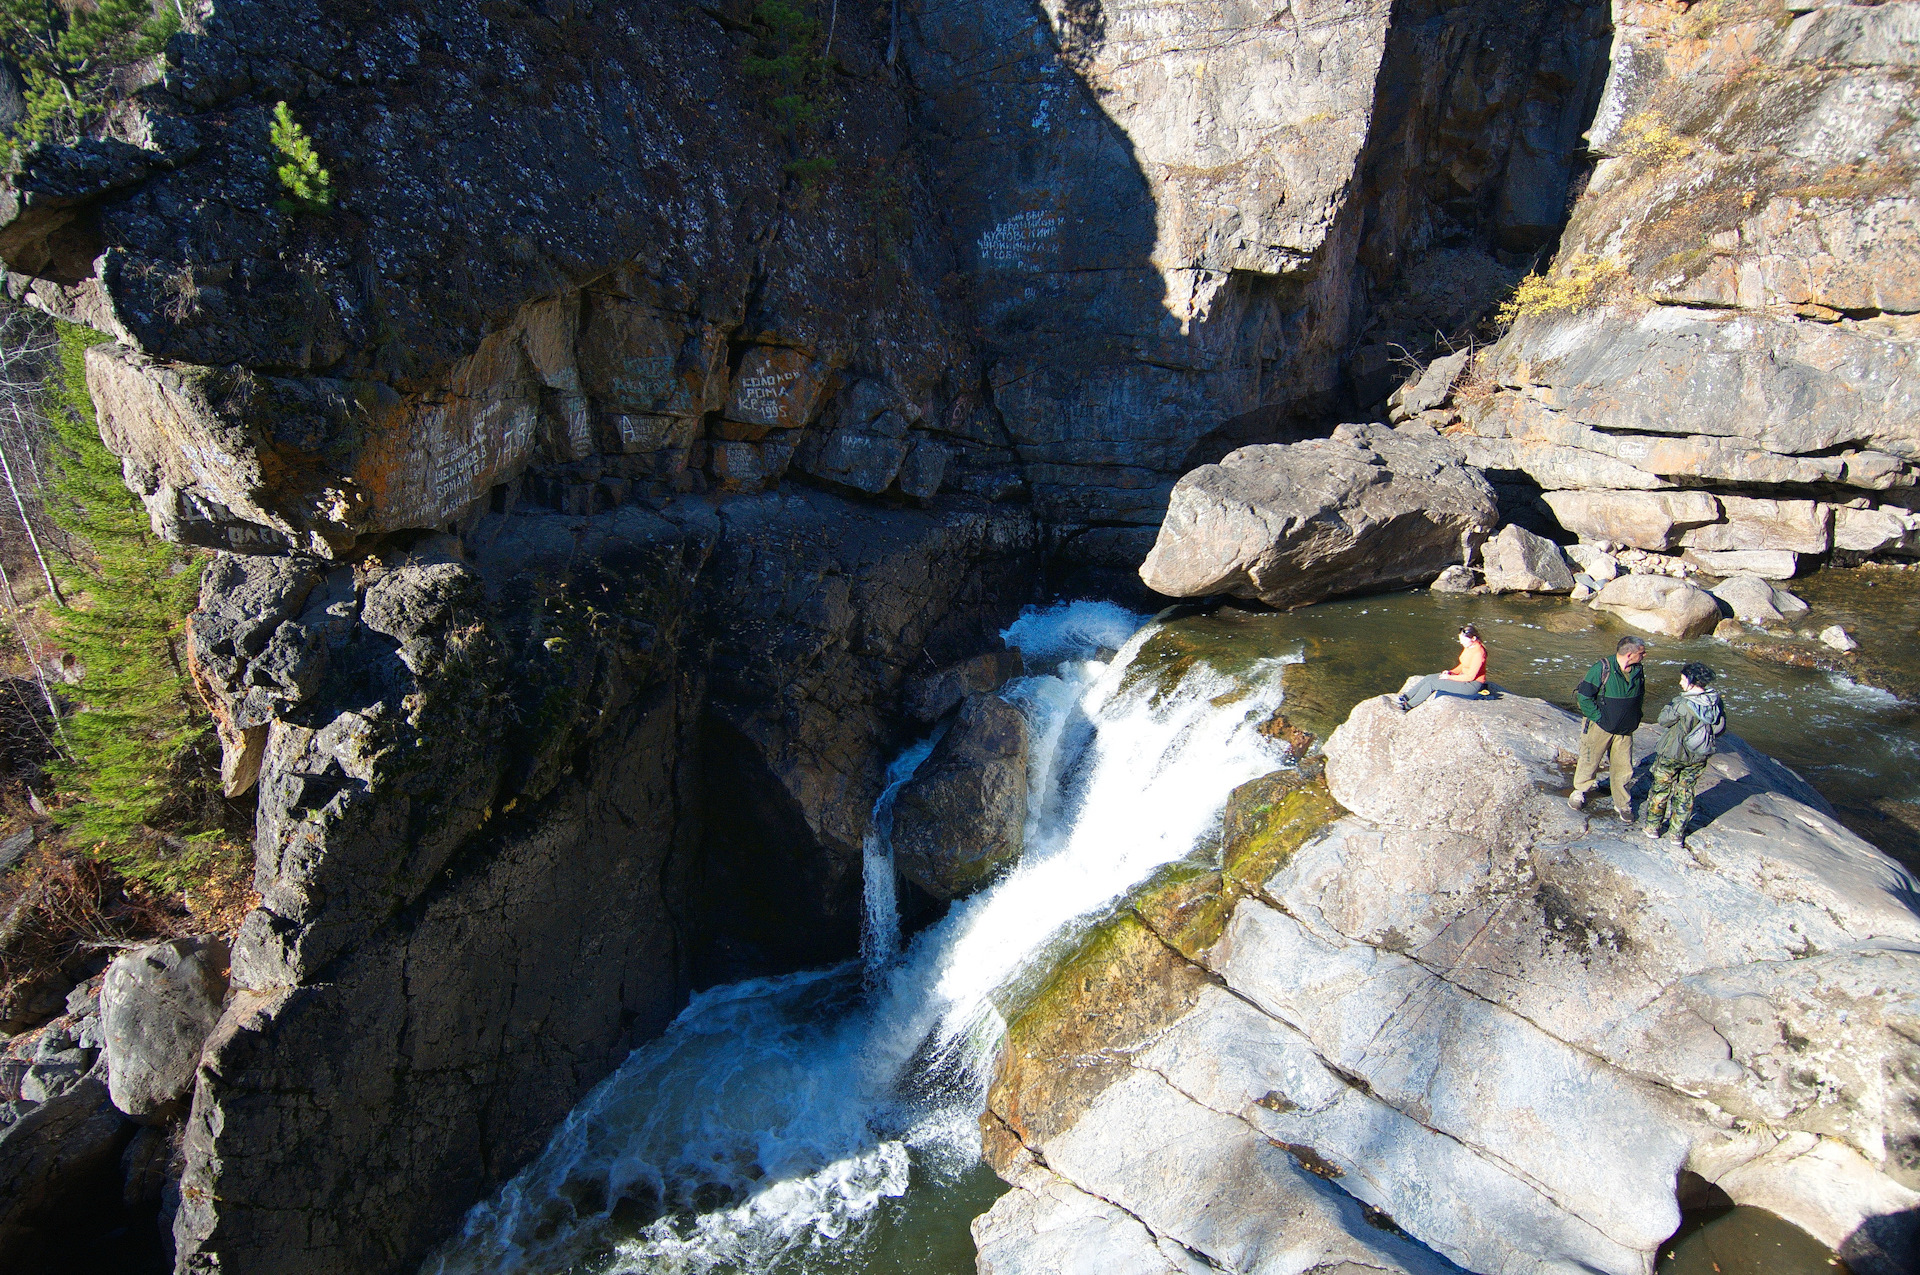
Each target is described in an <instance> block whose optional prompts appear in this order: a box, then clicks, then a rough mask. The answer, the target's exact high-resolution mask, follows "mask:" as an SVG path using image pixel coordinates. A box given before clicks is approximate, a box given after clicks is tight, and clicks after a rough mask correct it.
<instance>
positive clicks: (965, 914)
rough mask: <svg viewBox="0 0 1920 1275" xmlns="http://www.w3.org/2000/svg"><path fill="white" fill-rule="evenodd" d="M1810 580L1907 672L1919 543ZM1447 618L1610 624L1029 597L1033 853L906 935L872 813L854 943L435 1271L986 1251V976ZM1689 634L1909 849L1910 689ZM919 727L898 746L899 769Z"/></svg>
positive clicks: (679, 1067)
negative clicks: (1039, 602)
mask: <svg viewBox="0 0 1920 1275" xmlns="http://www.w3.org/2000/svg"><path fill="white" fill-rule="evenodd" d="M1870 576H1877V577H1878V578H1877V579H1874V580H1873V581H1872V583H1871V584H1869V583H1868V580H1869V577H1870ZM1796 588H1797V589H1799V591H1801V592H1802V593H1803V596H1806V597H1807V599H1808V600H1809V601H1810V602H1812V603H1813V604H1814V606H1815V608H1816V610H1815V612H1814V614H1813V615H1812V616H1811V617H1810V619H1811V620H1813V621H1817V622H1818V625H1819V626H1820V627H1824V626H1825V625H1826V624H1829V623H1835V622H1839V623H1845V624H1847V625H1848V626H1849V627H1850V628H1852V629H1854V630H1855V631H1856V633H1857V634H1858V636H1859V637H1860V638H1861V639H1862V641H1863V643H1864V644H1865V647H1866V651H1865V653H1866V654H1868V655H1874V656H1877V657H1878V658H1879V661H1880V668H1881V670H1882V671H1887V675H1886V676H1883V677H1880V678H1879V679H1878V680H1881V681H1885V682H1887V683H1888V684H1890V685H1895V686H1900V687H1902V689H1904V688H1905V687H1906V686H1909V685H1914V684H1920V654H1916V652H1920V642H1916V630H1920V573H1911V572H1909V573H1867V572H1833V573H1830V575H1828V576H1825V577H1820V578H1816V579H1814V580H1812V581H1802V582H1798V583H1797V585H1796ZM1463 622H1471V623H1473V624H1475V625H1477V626H1479V628H1480V629H1481V631H1482V633H1483V635H1484V636H1485V637H1486V639H1487V643H1488V646H1489V648H1490V650H1491V666H1492V667H1491V676H1492V679H1493V680H1494V682H1496V683H1497V684H1499V685H1501V686H1503V687H1505V688H1506V689H1507V690H1509V691H1511V692H1513V693H1516V694H1521V695H1529V696H1537V697H1539V698H1543V699H1547V700H1551V701H1553V702H1555V703H1559V704H1562V705H1564V706H1568V707H1571V704H1572V697H1573V688H1574V685H1575V684H1576V683H1577V682H1578V681H1579V680H1580V678H1581V676H1582V675H1583V673H1584V672H1585V670H1586V668H1587V667H1588V666H1589V665H1590V664H1591V663H1592V662H1593V660H1595V659H1597V658H1598V657H1599V656H1600V655H1602V654H1604V653H1606V652H1609V651H1611V650H1612V648H1613V643H1614V641H1615V640H1616V639H1617V638H1618V636H1619V635H1620V634H1622V633H1625V632H1627V630H1626V629H1625V628H1624V627H1622V626H1620V625H1618V623H1617V622H1615V621H1613V620H1612V619H1611V618H1609V617H1605V616H1602V615H1599V614H1597V613H1595V612H1593V611H1591V610H1589V609H1588V608H1586V607H1584V606H1578V605H1574V604H1571V603H1569V602H1567V601H1565V600H1563V599H1562V600H1556V599H1525V598H1476V597H1461V596H1442V595H1431V594H1427V593H1406V594H1395V595H1390V596H1385V597H1374V598H1366V599H1359V600H1353V601H1345V602H1335V603H1326V604H1322V605H1319V606H1314V607H1308V608H1304V609H1302V610H1300V611H1295V612H1292V613H1289V614H1284V615H1276V614H1270V613H1253V612H1245V611H1236V610H1222V611H1216V612H1213V613H1211V614H1193V615H1177V614H1176V615H1171V616H1169V617H1167V618H1165V619H1163V620H1161V621H1158V622H1155V623H1151V624H1147V623H1146V622H1145V617H1141V616H1135V615H1131V614H1129V613H1128V612H1126V611H1124V610H1122V609H1121V608H1119V607H1116V606H1113V605H1111V604H1108V603H1092V602H1080V603H1073V604H1062V605H1060V606H1057V607H1054V608H1050V609H1047V610H1045V611H1042V612H1036V613H1032V614H1029V615H1028V616H1027V617H1025V618H1023V619H1022V620H1021V621H1020V622H1019V623H1017V624H1016V625H1015V626H1014V627H1013V628H1012V629H1010V630H1009V631H1008V634H1007V637H1008V640H1009V642H1010V643H1012V644H1014V645H1018V646H1020V647H1021V649H1022V651H1023V653H1024V654H1025V657H1026V662H1027V667H1028V669H1029V670H1030V672H1031V675H1030V676H1028V677H1025V678H1022V679H1020V680H1019V681H1017V682H1015V683H1013V684H1011V685H1010V687H1009V688H1008V689H1007V691H1006V692H1005V693H1006V694H1007V695H1008V697H1009V698H1010V699H1012V700H1014V701H1015V702H1016V703H1018V704H1019V705H1020V707H1021V708H1022V710H1023V711H1024V712H1025V713H1026V715H1027V718H1028V722H1029V728H1030V733H1031V737H1032V741H1033V759H1032V763H1031V772H1030V787H1031V799H1030V800H1031V808H1030V811H1029V818H1028V823H1027V842H1026V844H1027V849H1026V852H1025V856H1024V857H1023V859H1022V861H1021V863H1020V865H1019V866H1018V867H1017V868H1016V869H1015V870H1014V871H1012V872H1011V873H1009V874H1008V875H1007V876H1006V877H1004V878H1002V879H1001V880H1000V881H999V882H998V883H996V884H995V885H993V886H992V887H990V888H989V889H987V890H985V891H982V892H981V893H979V894H976V895H975V896H973V897H972V898H970V899H968V900H965V901H964V902H962V903H959V904H956V905H955V906H954V907H953V908H952V909H951V910H950V911H949V913H948V915H947V916H946V917H945V918H944V919H942V920H941V921H939V922H938V923H936V924H934V925H933V926H931V927H929V928H928V929H926V930H924V931H923V932H921V933H920V934H918V935H916V936H914V937H913V938H912V939H911V940H910V941H908V942H905V943H904V944H903V943H902V941H901V938H900V935H899V933H898V930H897V920H896V919H895V914H894V911H893V908H892V902H893V900H892V897H891V888H890V881H891V876H890V873H891V867H890V859H889V853H890V852H889V851H888V850H887V847H886V846H885V844H884V839H883V838H882V839H880V840H878V841H876V842H875V843H873V844H870V845H869V847H868V854H867V863H868V871H869V876H870V888H869V891H868V926H867V933H866V936H865V940H864V946H865V948H866V959H865V960H864V961H855V962H849V963H847V964H846V965H843V966H839V967H836V968H833V969H827V970H815V971H808V972H803V973H799V974H794V975H789V976H785V977H781V978H772V979H761V980H754V981H751V982H746V983H736V984H731V985H728V986H725V987H718V988H713V989H710V990H708V991H706V992H703V993H701V994H700V995H698V996H696V997H695V998H694V1000H693V1002H692V1004H690V1005H689V1006H688V1007H687V1009H686V1010H685V1011H684V1012H683V1013H682V1014H681V1015H680V1017H679V1018H678V1019H677V1020H676V1021H675V1023H674V1024H673V1026H672V1027H671V1028H670V1029H669V1030H668V1031H667V1033H666V1034H665V1035H664V1036H663V1037H662V1038H661V1039H659V1040H657V1041H653V1042H650V1043H649V1044H647V1045H645V1046H643V1047H641V1048H640V1049H638V1050H636V1051H635V1052H634V1054H633V1055H632V1056H631V1057H630V1058H629V1059H628V1061H627V1062H626V1063H625V1064H624V1065H623V1066H622V1067H621V1068H620V1070H619V1071H618V1072H616V1073H615V1074H614V1075H613V1076H612V1077H610V1078H609V1079H608V1080H607V1081H605V1082H604V1083H603V1084H601V1085H600V1086H599V1087H598V1088H597V1089H596V1090H595V1091H594V1092H593V1093H592V1094H591V1095H589V1096H588V1098H587V1099H586V1100H585V1101H584V1102H582V1103H581V1105H580V1106H579V1107H578V1108H576V1109H575V1111H574V1112H573V1114H572V1115H571V1116H569V1118H568V1119H567V1121H566V1122H565V1123H564V1124H563V1126H562V1127H561V1128H560V1129H559V1130H558V1131H557V1132H556V1133H555V1135H554V1137H553V1139H552V1141H551V1143H550V1144H549V1146H548V1148H547V1150H546V1151H545V1152H543V1153H542V1155H541V1156H540V1157H539V1158H538V1159H536V1160H535V1162H534V1163H533V1164H531V1165H529V1166H528V1167H527V1169H526V1170H524V1171H523V1172H522V1173H521V1174H520V1175H519V1176H518V1177H516V1178H515V1179H514V1180H513V1181H512V1182H510V1183H509V1184H508V1185H507V1186H506V1187H504V1188H503V1189H502V1190H501V1191H500V1192H499V1193H498V1194H497V1195H496V1196H495V1197H494V1198H493V1199H491V1200H489V1201H486V1202H484V1203H483V1204H481V1205H479V1206H477V1207H476V1208H475V1209H474V1211H473V1213H472V1214H471V1216H470V1217H469V1219H468V1222H467V1225H466V1227H465V1230H464V1231H463V1233H462V1234H461V1235H460V1236H458V1237H456V1238H454V1239H453V1240H451V1241H449V1242H448V1243H447V1244H446V1245H445V1246H443V1248H442V1249H441V1250H440V1251H439V1252H438V1253H436V1254H435V1255H434V1257H433V1258H432V1259H430V1260H429V1261H428V1262H427V1264H426V1265H425V1267H424V1268H423V1275H456V1273H468V1272H475V1273H477V1272H501V1273H503V1275H505V1273H511V1275H628V1273H631V1275H643V1273H644V1275H709V1273H713V1275H720V1273H731V1272H742V1273H745V1272H780V1273H792V1275H803V1273H819V1275H825V1273H828V1272H834V1273H838V1272H848V1273H852V1272H865V1273H868V1275H879V1273H882V1272H888V1273H891V1272H901V1273H903V1275H904V1273H905V1272H913V1273H914V1275H963V1273H965V1272H971V1271H972V1270H973V1268H974V1262H973V1245H972V1241H971V1238H970V1236H969V1233H968V1229H967V1228H968V1223H969V1222H970V1221H971V1220H972V1219H973V1218H974V1217H975V1216H977V1215H978V1214H980V1213H981V1212H983V1211H985V1210H986V1209H987V1208H988V1207H989V1206H990V1205H991V1203H992V1202H993V1200H994V1199H995V1198H996V1197H997V1196H998V1195H999V1194H1000V1193H1001V1191H1002V1190H1003V1189H1004V1188H1003V1187H1002V1186H1001V1185H1000V1183H999V1182H998V1181H997V1179H995V1178H994V1176H993V1174H992V1173H991V1172H990V1171H988V1170H987V1169H985V1168H984V1167H983V1166H981V1165H980V1163H979V1141H978V1132H977V1124H976V1121H977V1117H978V1114H979V1112H980V1110H981V1108H982V1106H983V1105H984V1098H985V1086H986V1083H987V1080H988V1078H989V1071H990V1068H991V1066H992V1061H993V1056H994V1050H995V1048H996V1046H997V1044H998V1040H999V1036H1000V1033H1001V1031H1002V1030H1003V1023H1002V1020H1001V1017H1000V1013H999V1008H998V1007H999V1005H1001V1004H1005V1003H1006V1001H1007V999H1008V997H1009V995H1010V994H1012V989H1014V988H1015V987H1016V986H1017V985H1019V984H1021V983H1023V982H1026V981H1028V980H1031V979H1034V978H1037V977H1038V976H1039V975H1040V974H1041V973H1043V972H1044V971H1045V969H1046V968H1047V966H1048V965H1049V963H1050V961H1051V960H1052V959H1054V958H1055V957H1056V956H1057V955H1058V953H1059V952H1060V951H1061V950H1062V949H1063V948H1065V947H1066V946H1068V945H1069V944H1070V942H1071V940H1072V939H1073V937H1074V936H1075V935H1077V934H1078V933H1079V932H1080V930H1082V929H1083V928H1084V927H1085V926H1086V925H1087V924H1089V923H1090V922H1091V921H1092V920H1094V919H1097V918H1098V917H1100V916H1101V915H1102V914H1103V912H1104V911H1105V910H1106V909H1107V908H1108V907H1110V906H1111V905H1112V903H1113V902H1114V901H1115V900H1116V899H1118V898H1119V897H1121V896H1122V895H1124V894H1125V892H1126V891H1127V890H1128V889H1129V888H1130V887H1131V886H1132V885H1134V884H1135V883H1137V882H1138V881H1140V880H1142V879H1144V878H1145V877H1147V876H1148V875H1150V874H1151V873H1152V872H1153V870H1154V869H1155V868H1157V867H1159V866H1160V865H1161V864H1164V863H1167V862H1169V861H1172V860H1175V859H1180V858H1183V857H1186V856H1189V855H1192V854H1195V853H1205V852H1206V846H1207V844H1208V841H1209V838H1210V837H1211V834H1212V833H1213V832H1214V831H1215V828H1216V826H1217V823H1218V820H1219V815H1220V811H1221V809H1222V807H1223V806H1224V804H1225V801H1226V798H1227V795H1228V793H1230V792H1231V791H1232V789H1233V788H1234V787H1235V786H1237V785H1238V784H1240V783H1243V782H1245V781H1246V780H1248V779H1251V778H1254V777H1256V776H1258V775H1261V774H1264V773H1266V772H1268V771H1270V770H1272V769H1274V768H1275V767H1277V766H1280V765H1283V764H1286V762H1287V758H1286V756H1285V754H1284V752H1283V751H1281V749H1280V746H1279V745H1278V744H1276V743H1275V742H1274V741H1272V740H1271V739H1269V738H1267V737H1266V736H1265V735H1264V734H1262V733H1261V732H1260V731H1259V730H1258V729H1257V727H1258V726H1259V725H1260V724H1261V723H1263V722H1265V721H1267V720H1268V719H1269V718H1270V717H1271V716H1272V714H1273V713H1274V712H1275V711H1276V710H1277V709H1278V710H1280V711H1284V712H1285V713H1286V714H1287V716H1288V717H1289V718H1290V719H1291V720H1292V721H1293V722H1294V723H1295V724H1296V725H1298V726H1301V727H1304V728H1305V729H1307V730H1309V731H1312V732H1313V733H1314V734H1315V735H1317V736H1319V737H1320V738H1322V739H1324V738H1325V737H1326V735H1327V734H1328V733H1329V732H1330V731H1331V730H1332V728H1333V727H1334V726H1335V725H1337V724H1338V723H1339V722H1340V721H1341V720H1342V719H1344V718H1345V716H1346V714H1347V713H1348V711H1349V710H1350V709H1351V708H1352V706H1353V705H1354V704H1355V703H1357V702H1358V701H1359V700H1360V699H1362V698H1363V697H1365V696H1367V695H1372V694H1379V693H1381V692H1383V691H1392V690H1397V689H1398V688H1399V686H1400V683H1401V681H1402V680H1403V679H1404V678H1405V677H1406V676H1407V675H1409V674H1413V673H1425V672H1431V671H1434V670H1436V669H1440V668H1445V667H1447V666H1449V665H1450V664H1451V663H1452V662H1453V658H1454V656H1455V654H1456V652H1457V646H1456V644H1455V642H1454V640H1453V634H1454V632H1455V630H1456V629H1457V628H1458V627H1459V625H1460V624H1462V623H1463ZM1694 659H1698V660H1701V661H1703V662H1705V663H1707V664H1709V665H1711V666H1712V667H1714V668H1715V669H1716V670H1718V671H1719V673H1720V675H1721V678H1722V680H1721V682H1720V686H1721V687H1722V689H1723V693H1724V696H1725V699H1726V702H1727V707H1728V713H1729V717H1730V723H1731V729H1732V730H1733V731H1735V732H1736V733H1738V734H1740V735H1742V736H1744V737H1746V738H1747V739H1748V740H1749V741H1751V742H1752V743H1753V744H1755V745H1756V746H1758V747H1760V748H1761V749H1763V750H1765V751H1766V752H1769V753H1771V754H1773V755H1774V756H1776V757H1778V758H1780V759H1781V760H1782V761H1784V762H1786V763H1787V764H1788V765H1790V766H1793V767H1794V768H1795V769H1797V770H1799V771H1800V772H1801V773H1802V774H1803V775H1805V776H1806V777H1807V778H1808V779H1809V780H1811V781H1812V782H1813V783H1814V784H1815V785H1816V786H1817V787H1818V788H1820V789H1821V791H1822V792H1823V793H1825V794H1826V795H1827V796H1828V798H1829V799H1830V800H1832V801H1833V802H1834V803H1835V805H1836V806H1838V807H1839V808H1840V809H1841V810H1842V812H1843V814H1844V815H1845V817H1846V818H1847V820H1848V822H1849V823H1850V824H1851V825H1852V826H1853V827H1854V828H1855V829H1856V830H1857V831H1860V832H1862V833H1863V834H1864V835H1866V836H1868V837H1869V838H1870V839H1873V840H1875V841H1876V842H1877V843H1879V844H1882V845H1883V846H1886V847H1887V848H1889V849H1903V850H1906V851H1907V852H1908V853H1909V854H1911V853H1912V851H1913V850H1914V848H1915V845H1916V842H1915V837H1914V828H1915V827H1916V826H1920V715H1916V712H1915V709H1914V707H1913V706H1912V705H1911V704H1909V703H1906V702H1903V701H1902V700H1901V698H1900V697H1898V696H1896V695H1895V694H1893V693H1890V692H1889V691H1886V690H1880V689H1874V688H1872V687H1867V686H1862V685H1858V684H1855V683H1854V682H1852V681H1850V680H1849V679H1848V678H1846V677H1844V676H1841V675H1838V674H1834V673H1827V672H1821V671H1819V670H1817V669H1806V668H1796V667H1789V666H1783V665H1780V664H1776V663H1769V662H1764V661H1758V660H1754V659H1751V658H1748V657H1747V656H1744V655H1742V654H1740V653H1738V652H1737V651H1735V650H1734V649H1732V648H1731V647H1729V646H1728V645H1726V644H1725V643H1722V642H1718V641H1715V640H1713V639H1699V640H1694V641H1687V642H1679V641H1668V640H1660V639H1655V640H1654V645H1653V650H1652V651H1651V652H1650V653H1649V655H1648V658H1647V667H1648V675H1649V689H1648V701H1649V711H1650V713H1651V712H1652V711H1657V708H1658V705H1659V704H1660V703H1663V702H1664V701H1665V698H1666V697H1667V696H1669V695H1671V694H1673V693H1675V691H1676V690H1677V679H1678V670H1679V666H1680V665H1681V664H1682V663H1684V662H1686V661H1688V660H1694ZM1889 670H1890V671H1889ZM1902 679H1909V680H1907V681H1902ZM924 755H925V748H924V744H923V745H921V746H916V748H914V749H909V750H908V751H907V752H906V753H905V754H903V757H902V759H901V760H900V761H899V762H898V763H896V765H895V767H894V770H893V776H892V777H894V778H900V777H903V776H904V775H905V774H906V773H908V772H909V771H910V769H911V767H912V766H913V765H915V764H917V762H918V760H919V758H920V757H923V756H924ZM885 805H886V802H885V800H884V799H883V803H882V809H881V810H878V811H876V814H877V815H880V816H882V817H880V818H877V819H876V820H875V823H876V827H879V828H884V827H885V824H886V819H885V817H884V815H885ZM1916 857H1920V856H1916ZM1909 862H1914V858H1909ZM1735 1275H1737V1273H1735Z"/></svg>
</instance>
